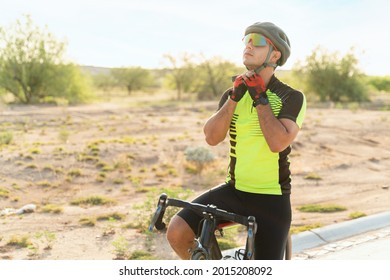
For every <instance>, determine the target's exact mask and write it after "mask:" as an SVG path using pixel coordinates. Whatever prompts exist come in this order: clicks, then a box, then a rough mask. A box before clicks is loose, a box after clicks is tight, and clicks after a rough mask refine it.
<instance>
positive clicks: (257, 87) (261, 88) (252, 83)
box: [243, 73, 267, 106]
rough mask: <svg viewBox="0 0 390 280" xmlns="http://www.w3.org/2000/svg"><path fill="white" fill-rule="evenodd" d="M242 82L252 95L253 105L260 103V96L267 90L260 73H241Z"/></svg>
mask: <svg viewBox="0 0 390 280" xmlns="http://www.w3.org/2000/svg"><path fill="white" fill-rule="evenodd" d="M243 79H244V83H245V85H246V86H247V88H248V92H249V94H250V95H251V97H252V100H253V106H257V105H258V104H259V103H260V97H261V96H262V95H264V94H265V91H266V90H267V88H266V86H265V83H264V80H263V78H262V77H261V76H260V75H257V74H256V73H254V74H253V75H252V76H249V77H248V76H246V75H243Z"/></svg>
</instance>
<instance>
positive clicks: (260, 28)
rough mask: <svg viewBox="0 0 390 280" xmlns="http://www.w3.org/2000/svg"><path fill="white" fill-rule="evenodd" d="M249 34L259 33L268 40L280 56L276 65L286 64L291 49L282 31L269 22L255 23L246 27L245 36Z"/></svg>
mask: <svg viewBox="0 0 390 280" xmlns="http://www.w3.org/2000/svg"><path fill="white" fill-rule="evenodd" d="M249 33H259V34H261V35H263V36H265V37H267V38H268V39H270V40H271V42H272V43H273V44H274V45H275V47H276V48H277V49H278V51H280V52H281V54H282V55H281V57H280V59H279V60H278V61H277V65H279V66H282V65H283V64H284V63H286V61H287V58H288V57H289V56H290V52H291V47H290V41H289V40H288V37H287V35H286V33H284V31H283V30H282V29H280V28H279V27H277V26H276V25H275V24H273V23H271V22H256V23H254V24H252V25H251V26H248V27H247V29H246V30H245V36H246V35H248V34H249Z"/></svg>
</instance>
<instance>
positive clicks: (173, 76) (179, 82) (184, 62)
mask: <svg viewBox="0 0 390 280" xmlns="http://www.w3.org/2000/svg"><path fill="white" fill-rule="evenodd" d="M164 57H165V58H166V59H167V60H168V62H169V64H170V65H171V67H170V70H171V71H170V73H169V74H167V76H166V77H167V79H168V83H169V85H170V86H171V87H172V88H174V89H176V90H177V99H178V100H181V96H182V93H183V92H188V91H190V89H191V87H192V86H193V84H194V81H195V78H196V77H195V71H194V64H193V63H192V56H191V55H189V54H186V53H184V54H181V55H179V57H178V58H176V57H175V56H173V55H170V54H166V55H164Z"/></svg>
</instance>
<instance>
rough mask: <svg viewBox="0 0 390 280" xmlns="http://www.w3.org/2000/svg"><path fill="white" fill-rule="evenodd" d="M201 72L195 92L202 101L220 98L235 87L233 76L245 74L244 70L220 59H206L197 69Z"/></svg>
mask: <svg viewBox="0 0 390 280" xmlns="http://www.w3.org/2000/svg"><path fill="white" fill-rule="evenodd" d="M197 69H198V70H199V71H197V72H198V73H199V74H198V82H197V87H196V88H195V90H196V91H197V92H198V96H199V98H200V99H210V98H215V97H218V96H220V95H221V94H222V93H223V92H224V91H225V90H226V89H227V88H229V87H231V86H232V85H233V82H232V76H234V75H237V74H239V73H242V72H243V69H241V68H240V67H238V66H237V65H235V64H234V63H232V62H230V61H226V60H224V59H222V58H220V57H214V58H211V59H205V58H204V57H203V62H202V63H201V64H200V65H199V66H198V67H197Z"/></svg>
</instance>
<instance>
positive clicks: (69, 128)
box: [0, 101, 390, 260]
mask: <svg viewBox="0 0 390 280" xmlns="http://www.w3.org/2000/svg"><path fill="white" fill-rule="evenodd" d="M138 104H141V103H138ZM145 104H146V105H145ZM155 104H158V103H155ZM215 106H216V102H189V103H181V104H179V103H174V102H171V103H164V102H161V104H160V105H153V104H148V103H147V102H145V103H144V104H143V105H139V106H134V103H130V102H127V101H126V102H121V103H105V104H99V105H86V106H77V107H43V106H42V107H35V106H28V107H5V106H3V108H1V109H0V127H1V130H0V131H1V132H2V133H3V132H6V131H8V132H10V133H11V134H12V136H13V140H12V142H11V143H10V144H7V145H2V146H0V164H1V170H0V211H2V210H3V215H0V259H15V260H16V259H47V260H49V259H61V260H68V259H71V260H79V259H88V260H95V259H105V260H107V259H116V258H118V256H119V255H120V254H121V253H123V254H126V255H127V256H128V255H130V254H131V253H132V252H135V251H144V252H150V253H151V254H152V256H154V257H156V258H161V259H162V258H168V259H175V258H176V257H175V255H174V254H173V253H172V251H171V249H170V248H169V246H168V245H167V243H166V241H165V237H164V234H159V233H153V234H145V233H142V232H141V230H140V229H139V228H137V227H136V226H134V225H133V226H131V225H132V224H134V221H136V220H139V219H140V218H141V220H147V219H148V218H147V217H148V216H147V213H144V212H145V210H144V211H143V212H142V210H141V212H140V210H137V209H135V208H134V206H135V205H145V202H146V201H148V200H153V203H152V204H153V205H154V203H155V202H157V196H156V197H155V201H154V199H150V194H151V193H153V194H157V193H159V192H161V190H162V189H163V188H168V189H172V190H176V189H177V188H178V187H180V186H181V187H183V188H185V189H190V190H192V191H193V192H192V193H191V195H190V197H189V198H191V197H193V196H195V195H196V194H198V193H200V192H202V191H204V190H205V189H207V188H208V187H212V186H214V185H216V184H218V183H220V182H222V181H223V180H224V177H225V171H226V168H227V160H228V158H227V151H228V141H225V142H224V143H222V144H220V145H219V146H217V147H208V149H209V150H210V151H211V152H212V153H213V154H214V155H215V157H216V160H215V161H214V163H213V164H211V165H210V166H208V167H206V168H205V169H204V170H203V171H202V173H201V174H200V175H199V174H194V167H193V166H191V165H190V163H188V162H187V161H186V158H185V155H184V152H185V150H186V149H187V148H188V147H198V146H199V147H207V145H206V144H205V142H204V139H203V133H202V126H203V123H204V122H205V120H206V119H207V118H208V116H210V115H211V114H212V112H213V111H214V110H215ZM389 118H390V115H389V112H388V111H379V110H362V109H353V110H351V109H329V108H326V109H321V108H314V107H310V105H309V107H308V110H307V116H306V119H305V122H304V127H303V129H302V131H301V132H300V134H299V135H298V138H297V139H296V141H295V142H294V144H293V152H292V154H291V157H290V161H291V168H292V172H293V174H292V179H293V188H292V204H293V223H292V226H293V227H300V226H305V225H309V226H310V225H317V226H319V225H328V224H332V223H338V222H342V221H346V220H349V219H351V218H350V216H349V215H350V214H351V213H355V212H362V213H364V214H366V215H370V214H374V213H379V212H382V211H389V210H390V172H389V170H390V122H389ZM96 195H99V196H100V197H101V198H105V199H107V200H111V203H108V204H105V205H102V204H103V202H101V203H100V204H99V203H96V204H97V205H91V204H83V203H80V200H79V203H77V199H80V198H86V197H91V196H96ZM27 204H34V205H36V207H37V209H36V210H35V211H34V212H33V213H26V214H22V215H18V214H13V215H10V214H5V211H4V210H5V209H19V208H20V207H22V206H24V205H27ZM306 204H337V205H340V206H343V207H345V208H346V210H344V211H340V212H335V213H306V212H300V211H299V210H298V209H297V207H299V206H302V205H306ZM152 208H153V207H152ZM56 209H57V212H58V213H55V212H56ZM144 209H145V208H144ZM113 213H116V214H118V215H119V216H120V218H115V219H110V220H108V221H107V216H110V215H111V216H112V214H113ZM104 217H106V218H104ZM85 221H89V222H90V223H88V222H87V223H86V222H85ZM23 237H24V238H25V242H24V243H26V244H24V245H23V242H21V239H23ZM28 244H30V245H28Z"/></svg>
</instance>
